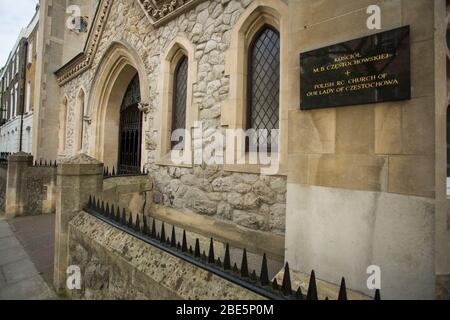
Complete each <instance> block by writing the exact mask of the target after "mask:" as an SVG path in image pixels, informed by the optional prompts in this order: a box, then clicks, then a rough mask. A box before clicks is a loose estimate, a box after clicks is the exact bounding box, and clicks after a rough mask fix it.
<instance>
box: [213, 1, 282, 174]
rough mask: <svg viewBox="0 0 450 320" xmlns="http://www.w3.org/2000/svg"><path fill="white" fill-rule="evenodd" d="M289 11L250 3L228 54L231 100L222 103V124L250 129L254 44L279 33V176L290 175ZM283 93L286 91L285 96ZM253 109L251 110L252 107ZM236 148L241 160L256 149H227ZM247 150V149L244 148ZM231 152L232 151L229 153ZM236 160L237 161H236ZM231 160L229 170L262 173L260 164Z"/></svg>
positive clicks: (275, 4)
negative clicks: (288, 169)
mask: <svg viewBox="0 0 450 320" xmlns="http://www.w3.org/2000/svg"><path fill="white" fill-rule="evenodd" d="M288 19H289V12H288V7H287V5H286V4H285V3H283V2H282V1H276V0H261V1H255V2H253V3H252V4H250V5H249V6H248V7H247V9H246V10H245V11H244V13H243V14H242V15H241V16H240V18H239V20H238V21H237V23H236V24H235V26H234V27H233V30H232V33H231V37H230V47H229V49H228V50H227V52H226V55H225V74H226V75H228V76H229V78H230V82H229V83H230V89H229V95H228V99H227V100H226V101H225V103H223V104H222V111H221V125H222V126H223V127H225V128H229V129H243V130H246V129H248V128H250V127H251V125H249V121H250V119H249V112H248V111H249V105H251V103H252V101H251V99H250V98H251V96H250V95H249V91H250V90H249V89H251V88H249V87H251V86H249V76H250V75H249V71H250V70H251V65H249V63H250V62H251V61H250V60H249V52H250V51H251V50H249V49H251V48H252V45H253V44H254V42H253V41H254V39H256V38H258V39H259V36H261V35H263V34H264V32H269V33H273V34H278V38H279V83H278V88H279V89H278V93H279V97H278V99H279V104H278V106H279V113H278V124H279V138H278V141H279V142H278V149H277V150H276V152H274V151H275V150H272V153H273V154H274V156H275V158H277V161H278V165H279V170H278V173H277V174H278V175H286V174H287V169H286V163H287V146H288V143H287V142H288V141H287V135H288V128H287V126H288V119H287V115H288V99H287V98H288V95H287V91H286V90H287V87H288V83H287V78H288V63H289V55H288V32H289V25H288ZM283 91H285V92H284V93H283ZM250 110H251V108H250ZM274 120H275V121H273V122H274V123H276V122H277V121H276V120H277V119H276V117H275V118H274ZM229 148H231V149H233V148H234V154H235V155H236V157H237V158H239V157H241V156H242V155H246V157H247V158H250V154H251V153H254V150H248V149H247V148H245V145H244V146H242V144H239V143H236V145H235V146H227V149H229ZM244 148H245V149H244ZM227 152H228V151H227ZM235 160H236V159H235ZM229 162H230V159H228V156H227V164H226V165H225V166H224V169H225V170H226V171H234V172H249V173H262V168H263V166H261V165H259V164H245V165H242V164H229Z"/></svg>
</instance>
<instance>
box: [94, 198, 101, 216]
mask: <svg viewBox="0 0 450 320" xmlns="http://www.w3.org/2000/svg"><path fill="white" fill-rule="evenodd" d="M101 209H102V207H101V205H100V199H97V206H96V207H95V210H96V211H97V212H98V213H101Z"/></svg>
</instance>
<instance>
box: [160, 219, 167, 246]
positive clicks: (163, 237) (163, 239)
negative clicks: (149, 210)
mask: <svg viewBox="0 0 450 320" xmlns="http://www.w3.org/2000/svg"><path fill="white" fill-rule="evenodd" d="M161 242H166V230H165V228H164V222H163V223H162V225H161Z"/></svg>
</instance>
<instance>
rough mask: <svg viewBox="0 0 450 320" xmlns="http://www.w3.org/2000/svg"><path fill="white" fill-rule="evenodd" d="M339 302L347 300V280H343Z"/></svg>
mask: <svg viewBox="0 0 450 320" xmlns="http://www.w3.org/2000/svg"><path fill="white" fill-rule="evenodd" d="M338 300H340V301H345V300H347V286H346V285H345V278H342V280H341V287H340V289H339V296H338Z"/></svg>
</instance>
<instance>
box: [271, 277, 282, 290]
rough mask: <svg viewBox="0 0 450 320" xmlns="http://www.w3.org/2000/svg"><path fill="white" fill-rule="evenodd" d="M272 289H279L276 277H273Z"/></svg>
mask: <svg viewBox="0 0 450 320" xmlns="http://www.w3.org/2000/svg"><path fill="white" fill-rule="evenodd" d="M272 289H273V290H275V291H278V290H280V287H279V286H278V282H277V278H273V282H272Z"/></svg>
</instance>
